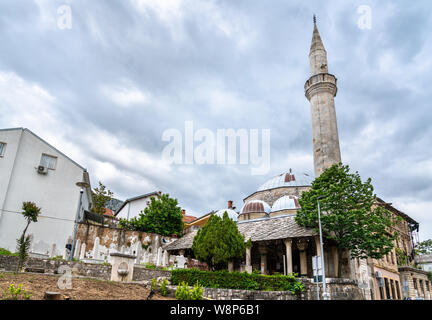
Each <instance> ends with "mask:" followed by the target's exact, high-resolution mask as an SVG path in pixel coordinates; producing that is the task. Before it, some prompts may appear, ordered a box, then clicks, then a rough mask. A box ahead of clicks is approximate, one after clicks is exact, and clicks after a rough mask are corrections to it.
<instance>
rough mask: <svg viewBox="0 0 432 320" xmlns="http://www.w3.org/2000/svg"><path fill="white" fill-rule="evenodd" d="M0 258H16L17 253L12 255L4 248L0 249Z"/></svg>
mask: <svg viewBox="0 0 432 320" xmlns="http://www.w3.org/2000/svg"><path fill="white" fill-rule="evenodd" d="M0 256H15V257H16V256H18V253H12V252H10V251H9V250H7V249H5V248H0Z"/></svg>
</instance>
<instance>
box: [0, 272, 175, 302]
mask: <svg viewBox="0 0 432 320" xmlns="http://www.w3.org/2000/svg"><path fill="white" fill-rule="evenodd" d="M59 277H60V276H57V275H46V274H34V273H20V274H13V273H0V300H1V299H3V298H4V296H3V295H4V293H5V290H7V289H8V288H9V286H10V285H11V284H14V285H15V287H18V286H19V285H20V284H22V285H23V286H22V288H23V290H27V291H29V292H30V293H31V298H30V300H42V299H43V298H44V294H45V292H46V291H50V292H58V293H61V294H62V298H63V299H70V300H147V298H148V297H149V294H150V290H149V289H147V288H146V287H145V286H144V285H143V284H138V283H137V284H123V283H118V282H111V281H105V280H98V279H90V278H73V279H72V289H66V290H61V289H59V287H58V285H57V282H58V280H59ZM170 299H171V298H167V297H162V296H160V295H159V294H154V295H153V296H152V297H151V300H170Z"/></svg>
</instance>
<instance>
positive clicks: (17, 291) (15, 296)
mask: <svg viewBox="0 0 432 320" xmlns="http://www.w3.org/2000/svg"><path fill="white" fill-rule="evenodd" d="M30 297H31V293H30V292H28V291H26V290H23V288H22V284H20V285H19V286H18V288H15V285H14V284H11V285H10V286H9V289H7V290H5V293H4V295H3V300H20V299H21V300H30Z"/></svg>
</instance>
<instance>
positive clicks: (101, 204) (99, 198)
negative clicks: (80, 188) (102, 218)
mask: <svg viewBox="0 0 432 320" xmlns="http://www.w3.org/2000/svg"><path fill="white" fill-rule="evenodd" d="M113 196H114V193H113V192H112V191H111V190H109V189H107V187H106V186H105V185H103V184H102V182H100V181H99V187H98V188H94V189H93V190H92V200H93V207H92V211H93V212H94V213H97V214H104V213H105V207H106V203H107V202H108V201H110V200H111V199H112V198H113Z"/></svg>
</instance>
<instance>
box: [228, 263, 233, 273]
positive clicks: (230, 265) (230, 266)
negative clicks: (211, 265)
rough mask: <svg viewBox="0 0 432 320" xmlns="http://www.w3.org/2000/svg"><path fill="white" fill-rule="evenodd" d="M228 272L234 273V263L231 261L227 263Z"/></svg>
mask: <svg viewBox="0 0 432 320" xmlns="http://www.w3.org/2000/svg"><path fill="white" fill-rule="evenodd" d="M228 271H229V272H234V262H233V261H229V262H228Z"/></svg>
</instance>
